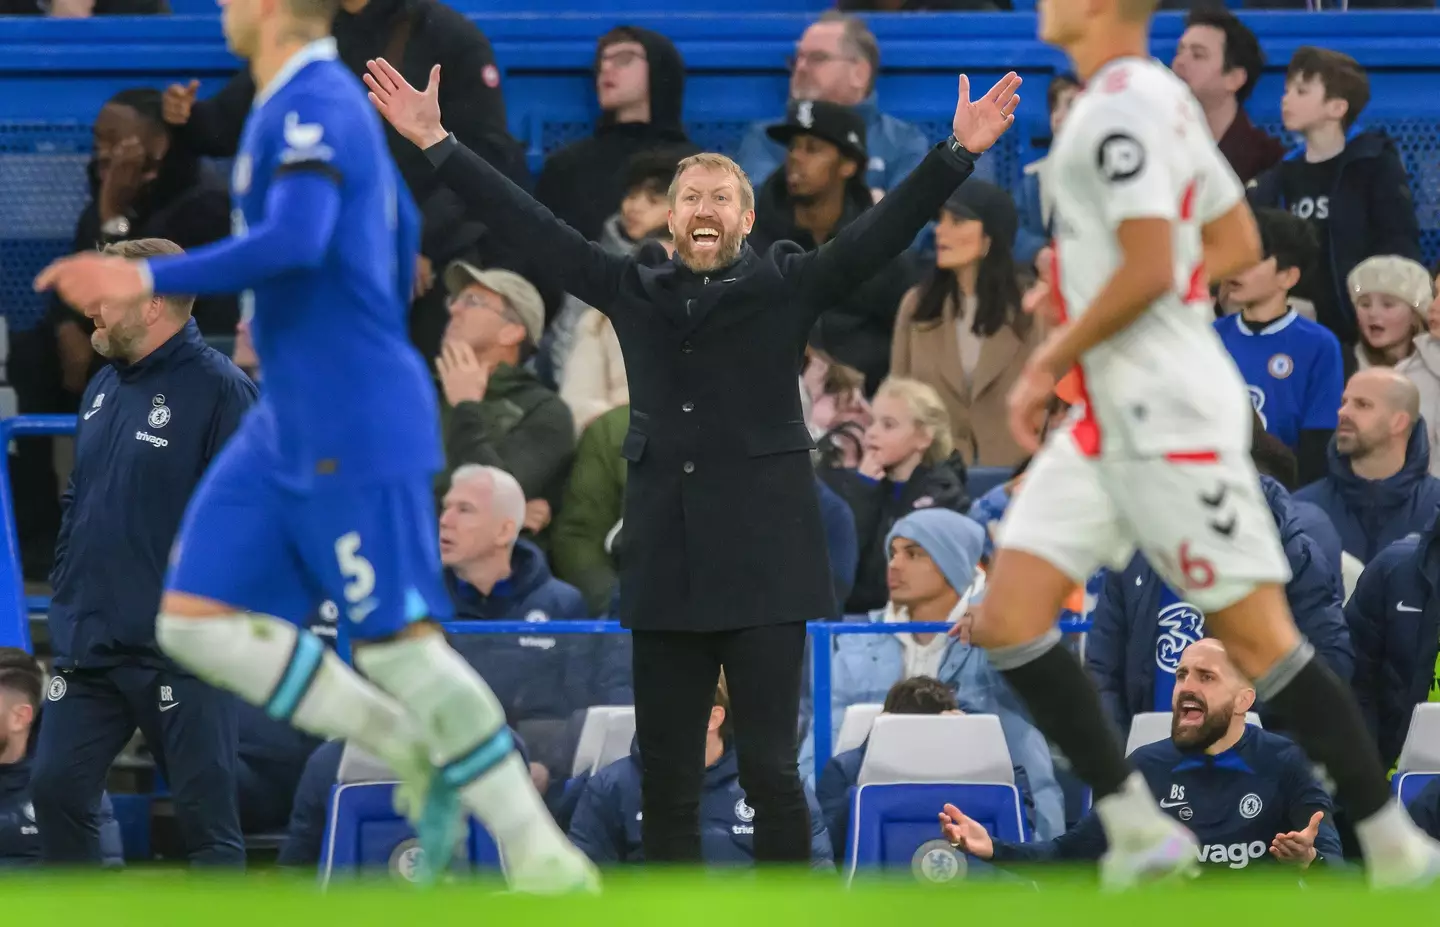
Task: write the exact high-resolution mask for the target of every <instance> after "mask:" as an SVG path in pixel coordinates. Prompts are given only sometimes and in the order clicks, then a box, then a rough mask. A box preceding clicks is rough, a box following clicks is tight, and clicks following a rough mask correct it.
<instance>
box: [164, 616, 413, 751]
mask: <svg viewBox="0 0 1440 927" xmlns="http://www.w3.org/2000/svg"><path fill="white" fill-rule="evenodd" d="M155 638H156V641H157V642H158V643H159V644H160V646H161V648H162V649H164V651H165V652H166V653H167V654H169V655H170V656H171V657H172V658H174V660H175V661H176V662H177V663H179V664H181V665H182V666H184V667H186V668H187V669H189V670H190V671H192V672H193V673H195V675H196V676H199V677H200V678H201V679H203V680H205V681H206V682H208V683H210V684H212V685H215V686H219V687H221V688H224V689H228V690H230V691H231V692H234V693H236V694H237V695H239V696H240V697H241V698H243V699H245V700H246V701H247V702H250V703H251V704H253V705H259V706H260V707H261V708H264V709H265V711H266V713H267V714H269V715H270V717H272V718H275V719H276V720H279V721H286V722H289V723H290V724H292V725H294V726H295V727H298V728H300V729H301V730H303V731H308V732H309V733H311V734H315V735H317V736H320V737H343V738H345V739H346V740H353V741H354V742H355V743H357V744H359V745H360V746H362V747H364V748H365V749H366V750H368V751H370V752H371V753H373V754H374V755H375V756H377V757H379V758H380V759H383V760H385V761H386V762H388V763H389V764H390V765H391V767H392V768H394V769H396V770H413V769H415V768H416V766H417V763H420V762H424V761H425V750H424V746H423V744H422V742H421V739H420V732H419V730H418V729H417V726H416V725H415V722H414V720H413V719H412V718H411V717H410V716H409V714H408V713H407V712H406V711H405V709H404V708H403V707H402V706H401V705H400V703H399V702H397V701H396V700H395V699H394V698H392V697H390V696H389V695H387V694H385V693H384V692H382V691H381V690H380V689H378V688H377V687H376V686H375V685H373V684H372V683H370V682H368V681H366V680H365V679H362V678H361V677H360V676H359V675H358V674H357V673H355V671H354V670H352V669H350V667H348V666H346V665H345V663H344V661H342V660H341V659H340V658H339V657H337V656H336V655H335V653H334V651H332V650H330V649H329V648H328V647H326V646H325V645H324V643H322V642H321V641H320V639H319V638H318V637H316V636H315V635H313V634H311V633H310V632H309V631H303V630H301V629H299V628H297V627H295V625H293V624H291V623H290V622H288V621H281V620H280V619H278V618H272V617H270V616H268V615H254V614H232V615H219V616H214V617H209V618H187V617H181V616H176V615H166V614H163V613H162V614H161V615H160V617H159V618H158V619H157V621H156V625H155Z"/></svg>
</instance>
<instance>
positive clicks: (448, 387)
mask: <svg viewBox="0 0 1440 927" xmlns="http://www.w3.org/2000/svg"><path fill="white" fill-rule="evenodd" d="M435 370H436V372H437V373H439V374H440V388H441V390H442V391H443V392H444V393H445V401H446V402H448V403H450V405H451V407H452V408H453V407H454V406H458V405H459V404H460V403H462V402H480V401H482V400H483V399H484V398H485V390H486V389H487V388H488V387H489V386H490V374H491V373H493V372H494V367H493V366H492V365H490V364H482V363H481V362H480V359H479V358H477V357H476V356H475V351H474V349H473V348H471V347H470V345H468V344H466V343H465V342H463V341H446V342H445V343H443V344H442V345H440V356H439V357H438V358H436V359H435Z"/></svg>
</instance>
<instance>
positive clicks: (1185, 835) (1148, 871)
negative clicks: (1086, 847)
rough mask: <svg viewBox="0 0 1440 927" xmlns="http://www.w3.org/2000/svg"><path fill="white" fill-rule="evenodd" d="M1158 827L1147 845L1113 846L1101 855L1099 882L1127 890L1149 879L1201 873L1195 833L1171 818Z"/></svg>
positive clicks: (1162, 879) (1187, 876)
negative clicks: (1163, 825)
mask: <svg viewBox="0 0 1440 927" xmlns="http://www.w3.org/2000/svg"><path fill="white" fill-rule="evenodd" d="M1162 820H1163V821H1164V824H1165V827H1164V828H1163V829H1157V830H1156V839H1154V840H1153V841H1150V842H1148V843H1144V844H1138V845H1135V846H1130V847H1124V848H1117V847H1114V846H1112V847H1111V848H1110V850H1109V851H1107V852H1106V853H1105V855H1104V856H1103V857H1101V858H1100V885H1101V888H1103V889H1104V890H1105V891H1125V890H1126V889H1131V888H1134V887H1136V886H1137V885H1141V884H1144V883H1147V882H1161V881H1165V880H1168V879H1174V878H1187V879H1193V878H1195V877H1196V876H1198V875H1199V874H1200V858H1199V851H1200V847H1199V844H1197V843H1196V842H1195V835H1194V834H1192V833H1190V831H1188V830H1186V829H1185V828H1184V827H1181V826H1180V825H1179V824H1178V823H1176V822H1174V821H1171V820H1170V819H1168V818H1164V819H1162Z"/></svg>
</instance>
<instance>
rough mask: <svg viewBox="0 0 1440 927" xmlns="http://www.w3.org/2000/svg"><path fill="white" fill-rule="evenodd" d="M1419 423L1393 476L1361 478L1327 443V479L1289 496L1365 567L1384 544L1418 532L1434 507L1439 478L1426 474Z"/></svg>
mask: <svg viewBox="0 0 1440 927" xmlns="http://www.w3.org/2000/svg"><path fill="white" fill-rule="evenodd" d="M1427 432H1428V427H1427V426H1426V424H1425V421H1424V419H1423V418H1422V419H1420V420H1419V421H1416V423H1415V427H1414V428H1413V429H1412V430H1411V432H1410V443H1409V444H1408V445H1406V448H1405V464H1404V465H1403V466H1402V467H1401V468H1400V471H1399V472H1398V473H1396V474H1395V475H1394V476H1390V477H1386V478H1385V479H1383V480H1367V479H1363V478H1361V477H1358V476H1356V475H1355V471H1354V470H1352V469H1351V468H1350V458H1349V457H1344V456H1341V455H1340V454H1339V453H1338V452H1337V451H1336V450H1335V439H1334V438H1331V439H1330V449H1329V459H1330V475H1329V476H1327V477H1325V478H1324V479H1323V480H1316V481H1315V482H1313V483H1311V484H1310V485H1309V486H1306V487H1305V488H1304V489H1301V490H1300V491H1299V492H1297V493H1295V497H1296V498H1297V499H1300V500H1302V501H1305V502H1313V503H1315V504H1316V505H1318V506H1319V507H1320V508H1321V509H1322V510H1323V511H1324V512H1325V514H1326V515H1329V516H1330V522H1331V524H1333V525H1334V526H1335V530H1336V531H1338V532H1339V533H1340V543H1341V544H1343V545H1344V547H1345V552H1346V553H1347V554H1349V555H1350V556H1352V557H1354V558H1355V559H1357V560H1359V561H1360V562H1361V563H1366V564H1368V563H1369V562H1370V561H1371V560H1372V559H1373V558H1374V557H1375V555H1376V554H1378V553H1379V552H1380V551H1381V550H1382V549H1383V548H1384V547H1385V545H1387V544H1390V543H1392V542H1394V541H1398V540H1399V539H1400V538H1403V537H1404V536H1405V535H1407V534H1412V533H1414V532H1417V531H1424V530H1425V529H1426V528H1428V527H1430V522H1431V520H1433V519H1434V517H1435V507H1436V506H1437V505H1440V480H1437V479H1436V478H1435V477H1433V476H1431V475H1430V439H1429V438H1428V437H1427Z"/></svg>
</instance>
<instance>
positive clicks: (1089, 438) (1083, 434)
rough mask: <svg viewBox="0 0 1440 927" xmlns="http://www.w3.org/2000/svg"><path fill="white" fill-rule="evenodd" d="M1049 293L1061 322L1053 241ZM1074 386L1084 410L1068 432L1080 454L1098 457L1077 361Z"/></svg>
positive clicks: (1057, 263)
mask: <svg viewBox="0 0 1440 927" xmlns="http://www.w3.org/2000/svg"><path fill="white" fill-rule="evenodd" d="M1050 293H1051V295H1052V296H1053V297H1054V299H1055V308H1056V309H1057V310H1059V312H1060V321H1061V322H1062V323H1063V322H1065V321H1066V319H1067V318H1068V317H1069V314H1068V313H1067V312H1066V311H1065V294H1064V293H1063V292H1062V291H1061V289H1060V246H1059V244H1057V243H1056V242H1053V241H1052V242H1051V243H1050ZM1075 388H1076V389H1077V390H1079V392H1080V401H1081V402H1083V403H1085V411H1084V413H1082V414H1081V416H1080V420H1079V421H1077V422H1076V423H1075V424H1074V425H1073V426H1071V428H1070V434H1071V436H1072V437H1073V438H1074V439H1075V446H1076V447H1077V448H1079V449H1080V453H1081V454H1083V455H1085V456H1086V457H1099V456H1100V423H1099V422H1098V421H1096V420H1095V404H1094V403H1092V402H1091V401H1090V390H1088V389H1087V388H1086V387H1085V368H1084V367H1082V366H1081V365H1080V363H1079V362H1078V361H1077V362H1076V364H1075Z"/></svg>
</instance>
